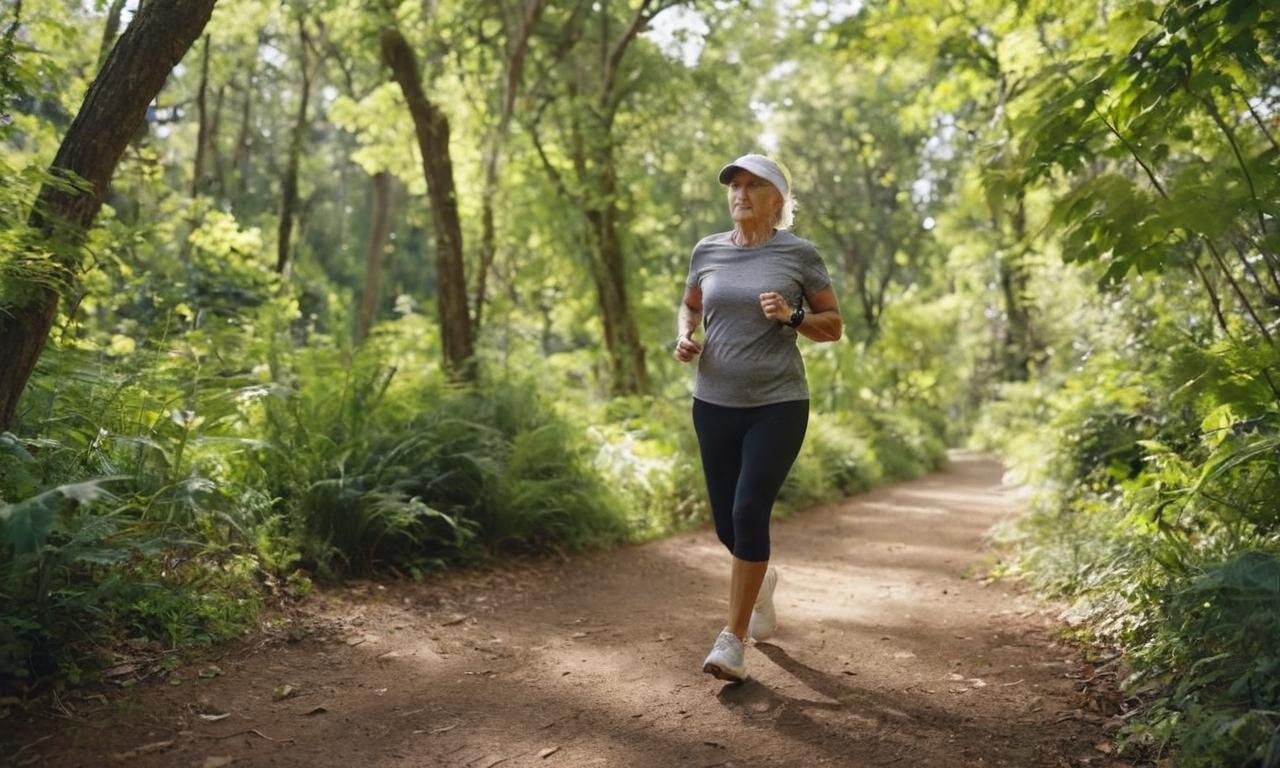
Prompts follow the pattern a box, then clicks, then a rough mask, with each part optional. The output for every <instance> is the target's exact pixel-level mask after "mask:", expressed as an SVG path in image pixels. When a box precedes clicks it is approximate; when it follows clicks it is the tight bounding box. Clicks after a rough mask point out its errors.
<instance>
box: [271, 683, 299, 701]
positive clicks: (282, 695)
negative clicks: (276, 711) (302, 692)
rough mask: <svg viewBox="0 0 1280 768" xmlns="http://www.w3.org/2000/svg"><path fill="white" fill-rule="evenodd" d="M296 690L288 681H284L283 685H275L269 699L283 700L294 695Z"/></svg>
mask: <svg viewBox="0 0 1280 768" xmlns="http://www.w3.org/2000/svg"><path fill="white" fill-rule="evenodd" d="M297 692H298V689H297V688H294V687H293V686H292V685H289V684H288V683H284V684H283V685H277V686H276V687H275V690H273V691H272V692H271V700H272V701H284V700H285V699H287V698H289V697H290V696H292V695H294V694H295V693H297Z"/></svg>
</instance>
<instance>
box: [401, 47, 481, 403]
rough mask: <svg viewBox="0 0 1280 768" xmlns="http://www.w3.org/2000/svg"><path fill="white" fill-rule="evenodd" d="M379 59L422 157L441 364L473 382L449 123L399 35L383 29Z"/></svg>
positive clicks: (454, 374)
mask: <svg viewBox="0 0 1280 768" xmlns="http://www.w3.org/2000/svg"><path fill="white" fill-rule="evenodd" d="M381 47H382V60H383V63H385V64H386V65H387V68H388V69H390V70H391V75H392V78H393V79H395V81H396V83H397V84H398V85H399V86H400V90H401V92H402V93H403V94H404V99H405V101H406V102H407V103H408V105H409V114H410V115H411V116H412V117H413V127H414V131H415V133H416V134H417V138H418V148H419V150H420V151H421V153H422V171H423V174H424V175H425V176H426V180H427V196H428V197H429V198H430V200H431V223H432V229H434V230H435V240H436V249H435V250H436V259H435V261H436V283H437V291H438V296H437V300H436V304H437V310H438V314H439V321H440V339H441V342H442V344H443V346H444V363H445V367H446V369H447V370H448V371H449V373H450V375H452V376H455V377H457V378H461V379H464V380H470V379H474V378H475V374H476V370H475V362H474V353H475V350H474V346H473V345H474V339H473V335H472V330H471V328H472V326H471V315H470V313H468V311H467V283H466V276H465V270H464V266H463V259H462V225H461V222H460V220H459V218H458V197H457V192H456V190H455V188H454V184H453V161H452V159H451V157H450V155H449V119H448V118H447V117H445V115H444V113H443V112H441V111H440V109H439V108H438V107H437V106H436V105H435V104H434V103H432V102H431V101H430V100H429V99H428V98H427V96H426V92H425V91H424V90H423V87H422V77H421V76H420V75H419V71H418V61H417V58H416V57H415V56H414V54H413V50H412V49H411V48H410V47H409V43H408V41H406V40H405V39H404V35H402V34H400V31H399V30H397V29H394V28H391V27H388V28H385V29H383V30H382V34H381Z"/></svg>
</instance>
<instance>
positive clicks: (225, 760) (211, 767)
mask: <svg viewBox="0 0 1280 768" xmlns="http://www.w3.org/2000/svg"><path fill="white" fill-rule="evenodd" d="M235 761H236V759H235V758H234V757H231V756H230V755H227V756H225V757H206V758H205V759H204V762H203V763H201V764H200V768H226V766H228V765H231V764H232V763H234V762H235Z"/></svg>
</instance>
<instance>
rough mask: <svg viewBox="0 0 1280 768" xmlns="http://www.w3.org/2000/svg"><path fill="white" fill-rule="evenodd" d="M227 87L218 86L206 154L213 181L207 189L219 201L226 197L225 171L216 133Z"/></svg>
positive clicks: (220, 124)
mask: <svg viewBox="0 0 1280 768" xmlns="http://www.w3.org/2000/svg"><path fill="white" fill-rule="evenodd" d="M226 96H227V86H226V85H220V86H218V97H217V99H215V100H214V102H213V120H212V121H211V122H210V123H209V136H208V150H207V151H208V153H209V154H210V155H212V156H213V179H212V181H211V185H206V187H209V188H210V190H211V192H212V193H213V195H214V196H215V197H216V198H218V199H219V200H222V199H224V198H225V197H226V196H227V169H226V166H225V164H224V163H223V161H222V152H220V151H219V150H218V132H219V130H220V129H221V128H222V105H223V103H224V102H225V101H226Z"/></svg>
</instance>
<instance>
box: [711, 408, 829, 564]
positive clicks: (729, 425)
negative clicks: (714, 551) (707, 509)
mask: <svg viewBox="0 0 1280 768" xmlns="http://www.w3.org/2000/svg"><path fill="white" fill-rule="evenodd" d="M808 426H809V401H808V400H791V401H788V402H785V403H771V404H769V405H759V406H754V407H751V408H729V407H726V406H723V405H712V404H711V403H707V402H704V401H702V400H699V399H697V398H694V400H693V428H694V430H695V431H697V433H698V447H699V449H700V450H701V452H702V471H703V474H704V475H705V476H706V478H707V495H708V496H709V497H710V499H711V514H712V517H714V518H715V522H716V535H717V536H719V537H720V541H721V542H723V543H724V545H725V546H726V547H728V548H729V551H730V552H732V553H733V556H734V557H736V558H738V559H740V560H749V561H752V562H763V561H765V560H768V559H769V515H770V513H771V512H773V501H774V499H776V498H777V497H778V491H779V490H781V489H782V482H783V481H784V480H786V479H787V472H789V471H790V470H791V465H792V464H793V463H794V462H795V460H796V456H798V455H800V446H801V444H803V443H804V433H805V428H806V427H808Z"/></svg>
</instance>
